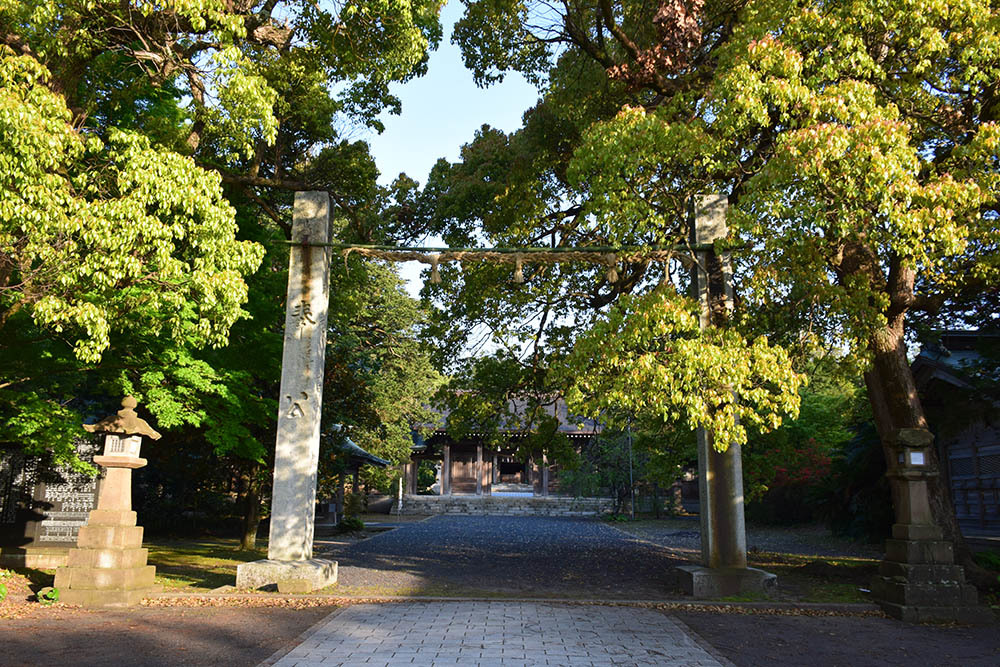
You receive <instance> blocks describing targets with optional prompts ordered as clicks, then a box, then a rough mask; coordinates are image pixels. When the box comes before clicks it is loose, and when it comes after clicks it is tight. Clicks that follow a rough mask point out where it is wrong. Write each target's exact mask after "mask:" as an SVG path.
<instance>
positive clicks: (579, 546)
mask: <svg viewBox="0 0 1000 667" xmlns="http://www.w3.org/2000/svg"><path fill="white" fill-rule="evenodd" d="M317 548H318V550H319V551H320V554H319V555H321V556H323V557H327V558H333V559H336V560H337V561H338V562H339V564H340V583H339V584H338V585H337V587H336V589H334V590H335V591H336V592H343V593H346V594H353V595H379V594H381V595H449V594H456V595H457V594H463V595H469V594H477V593H479V594H482V595H504V596H515V597H527V596H530V597H574V598H599V599H603V598H609V599H640V598H641V599H662V598H664V597H667V596H670V595H672V585H671V583H670V582H671V579H672V577H671V574H670V573H671V569H672V568H673V567H674V566H675V565H678V564H681V560H680V559H678V558H677V557H675V556H672V555H671V554H670V552H669V551H668V550H667V549H666V548H663V547H661V546H657V545H654V544H650V543H649V542H647V541H645V540H642V539H639V538H636V537H634V536H631V535H628V534H626V533H623V532H622V531H619V530H616V529H615V528H613V527H611V526H608V525H607V524H604V523H602V522H600V521H595V520H592V519H571V518H548V517H496V516H489V517H469V516H437V517H432V518H430V519H428V520H426V521H422V522H420V523H412V524H409V525H405V526H401V527H399V528H396V529H395V530H392V531H389V532H386V533H381V534H379V535H376V536H375V537H372V538H371V539H369V540H365V541H363V542H357V543H354V544H349V545H333V544H329V543H326V544H324V543H318V544H317Z"/></svg>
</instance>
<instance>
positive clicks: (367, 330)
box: [322, 259, 441, 488]
mask: <svg viewBox="0 0 1000 667" xmlns="http://www.w3.org/2000/svg"><path fill="white" fill-rule="evenodd" d="M333 283H334V285H335V287H334V288H333V289H331V303H330V322H329V333H328V338H327V341H328V342H327V361H326V372H325V380H324V400H323V419H324V422H325V423H327V424H342V425H343V426H344V427H345V428H346V434H347V435H348V436H349V437H350V438H351V439H352V440H353V441H354V442H355V443H357V445H358V446H360V447H361V448H363V449H365V450H367V451H369V452H371V453H372V454H374V455H376V456H379V457H381V458H384V459H387V460H389V461H392V462H393V463H394V464H398V463H403V462H405V461H408V460H409V458H410V452H411V447H412V445H413V439H412V436H411V430H412V428H413V427H414V426H415V425H420V424H431V423H434V421H435V419H436V414H435V413H434V412H433V411H432V410H431V409H430V408H429V402H430V398H431V396H432V395H433V394H434V392H435V391H436V390H437V387H438V386H439V385H440V383H441V377H440V375H439V374H438V373H437V372H436V371H435V370H434V369H433V367H432V366H431V364H430V360H429V355H428V354H427V352H426V350H425V348H424V345H423V344H422V343H421V342H420V340H419V339H418V333H419V329H420V327H421V326H422V325H423V322H424V320H425V317H426V314H425V311H424V310H423V309H422V307H421V306H420V304H419V303H418V302H417V301H415V300H414V299H412V298H410V297H409V296H408V295H407V294H406V293H405V291H404V289H403V286H402V282H401V281H400V279H399V277H398V276H397V275H396V274H395V273H394V272H393V271H392V270H390V269H389V268H387V267H386V266H384V265H383V264H380V263H376V262H370V261H360V260H357V259H352V260H350V261H349V263H348V264H347V265H346V266H345V264H344V263H341V262H335V266H334V268H333ZM331 456H332V457H333V458H331ZM322 458H323V461H324V462H323V469H324V471H325V472H324V474H323V475H322V476H323V477H324V478H325V479H327V480H328V481H332V480H331V479H330V476H331V475H332V474H335V473H336V472H339V471H340V470H342V467H341V465H340V463H342V461H339V459H337V458H336V452H335V451H334V450H331V451H329V452H324V455H323V457H322ZM390 474H391V473H390V472H389V471H385V470H377V469H374V468H370V467H366V468H365V469H364V475H365V480H366V483H369V484H371V485H373V486H376V487H380V488H388V482H389V481H390V477H389V475H390Z"/></svg>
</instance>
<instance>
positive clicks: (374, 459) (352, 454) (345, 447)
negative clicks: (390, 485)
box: [324, 424, 392, 468]
mask: <svg viewBox="0 0 1000 667" xmlns="http://www.w3.org/2000/svg"><path fill="white" fill-rule="evenodd" d="M342 429H343V426H341V425H340V424H334V425H333V427H332V428H331V429H330V430H329V431H327V432H326V433H325V434H324V435H325V436H326V437H328V438H332V437H334V434H337V433H339V432H340V431H341V430H342ZM338 444H339V446H340V450H341V451H342V452H343V453H345V454H347V456H348V457H349V458H350V460H351V463H353V464H355V465H359V466H360V465H365V464H367V465H373V466H375V467H377V468H388V467H389V466H390V465H392V462H391V461H387V460H385V459H383V458H380V457H378V456H375V455H374V454H372V453H371V452H369V451H367V450H365V449H362V448H361V447H360V446H358V444H357V443H356V442H354V441H353V440H351V439H350V438H348V437H347V436H346V435H344V436H342V437H341V438H340V442H339V443H338Z"/></svg>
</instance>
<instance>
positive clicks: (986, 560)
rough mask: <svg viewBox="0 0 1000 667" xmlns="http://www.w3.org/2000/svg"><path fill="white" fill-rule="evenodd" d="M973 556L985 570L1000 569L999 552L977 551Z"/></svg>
mask: <svg viewBox="0 0 1000 667" xmlns="http://www.w3.org/2000/svg"><path fill="white" fill-rule="evenodd" d="M973 558H974V559H975V561H976V562H977V563H979V565H980V566H981V567H985V568H986V569H987V570H997V571H1000V553H997V552H996V551H979V552H977V553H976V554H975V555H974V556H973Z"/></svg>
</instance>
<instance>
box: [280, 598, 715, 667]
mask: <svg viewBox="0 0 1000 667" xmlns="http://www.w3.org/2000/svg"><path fill="white" fill-rule="evenodd" d="M713 652H714V651H713ZM263 664H264V665H276V667H314V666H315V667H318V666H320V665H322V666H323V667H329V666H331V665H345V666H346V665H365V666H366V667H372V666H373V665H393V666H395V665H406V664H409V665H498V666H499V665H574V666H576V665H595V666H596V665H602V666H608V667H611V666H615V665H663V666H669V667H673V666H680V665H697V666H705V667H708V666H712V667H722V665H729V664H731V663H729V662H728V661H725V658H716V657H714V656H713V655H712V654H710V653H709V652H708V651H707V650H706V648H703V645H702V644H701V643H700V642H699V641H698V640H696V639H695V638H694V637H692V636H691V635H690V634H689V633H688V631H687V629H686V628H685V626H684V625H683V624H682V623H680V622H679V621H677V620H675V619H673V618H671V617H670V616H667V615H665V614H662V613H660V612H657V611H653V610H651V609H639V608H632V607H608V606H596V605H559V604H545V603H532V602H501V601H495V602H494V601H491V602H474V601H470V602H407V603H399V604H377V605H376V604H359V605H352V606H349V607H346V608H345V609H343V610H341V611H337V612H334V613H333V614H331V615H330V616H329V617H327V619H326V620H324V621H321V622H320V624H319V625H318V626H317V627H316V628H315V629H314V630H313V631H312V632H311V633H310V634H309V635H308V636H307V637H306V638H305V640H304V641H303V642H302V643H301V644H299V646H297V647H296V648H294V649H292V651H291V652H289V653H287V654H285V655H284V656H283V657H280V658H279V659H277V660H276V661H275V660H274V659H272V660H268V661H265V662H264V663H263Z"/></svg>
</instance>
